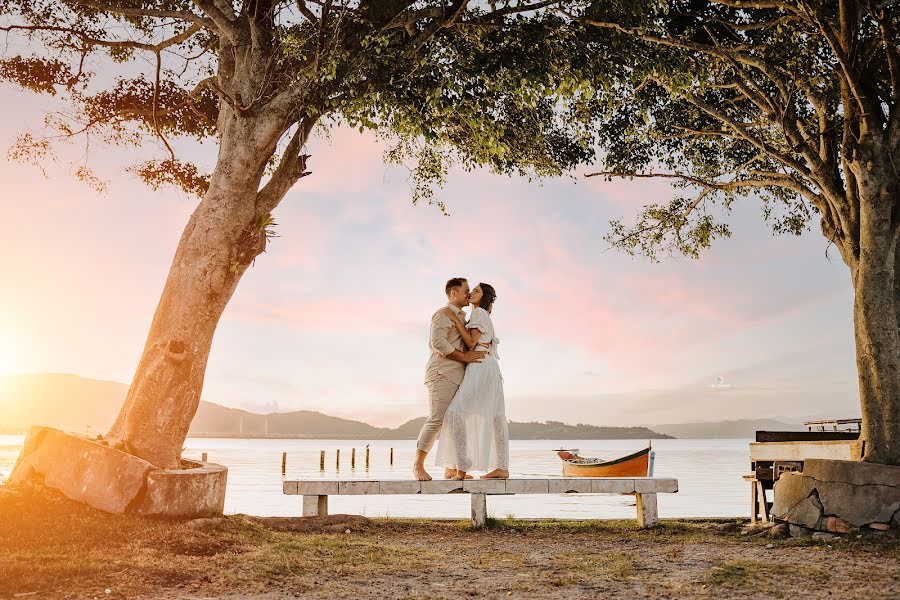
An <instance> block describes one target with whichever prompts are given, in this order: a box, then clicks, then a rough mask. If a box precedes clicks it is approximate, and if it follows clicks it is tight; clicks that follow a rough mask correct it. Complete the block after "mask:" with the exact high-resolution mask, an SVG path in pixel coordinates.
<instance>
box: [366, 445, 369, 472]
mask: <svg viewBox="0 0 900 600" xmlns="http://www.w3.org/2000/svg"><path fill="white" fill-rule="evenodd" d="M366 468H367V469H368V468H369V447H368V446H366Z"/></svg>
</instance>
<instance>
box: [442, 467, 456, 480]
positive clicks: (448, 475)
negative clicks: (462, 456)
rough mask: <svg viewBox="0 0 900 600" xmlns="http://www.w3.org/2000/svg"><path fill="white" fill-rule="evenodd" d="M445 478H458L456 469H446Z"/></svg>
mask: <svg viewBox="0 0 900 600" xmlns="http://www.w3.org/2000/svg"><path fill="white" fill-rule="evenodd" d="M444 479H456V469H444Z"/></svg>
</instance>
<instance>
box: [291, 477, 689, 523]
mask: <svg viewBox="0 0 900 600" xmlns="http://www.w3.org/2000/svg"><path fill="white" fill-rule="evenodd" d="M677 491H678V480H677V479H671V478H654V477H634V478H629V477H618V478H616V477H606V478H602V479H601V478H585V477H578V478H573V479H568V478H551V479H471V480H469V479H467V480H465V481H455V480H451V479H440V480H433V481H411V480H399V481H398V480H393V481H377V480H371V479H361V480H353V481H339V480H323V479H313V480H299V481H298V480H294V481H285V482H284V487H283V492H284V493H285V494H287V495H291V496H303V516H305V517H306V516H323V515H327V514H328V496H335V495H373V494H407V495H418V494H469V495H470V496H471V499H472V524H473V525H474V526H475V527H482V526H483V525H484V523H485V519H486V518H487V496H502V495H510V494H634V497H635V500H636V503H637V521H638V525H639V526H640V527H653V526H654V525H656V523H657V521H658V520H659V516H658V512H657V505H656V495H657V494H662V493H674V492H677Z"/></svg>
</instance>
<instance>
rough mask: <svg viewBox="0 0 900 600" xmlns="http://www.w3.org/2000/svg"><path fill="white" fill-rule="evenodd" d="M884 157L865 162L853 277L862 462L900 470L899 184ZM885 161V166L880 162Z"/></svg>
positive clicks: (861, 172)
mask: <svg viewBox="0 0 900 600" xmlns="http://www.w3.org/2000/svg"><path fill="white" fill-rule="evenodd" d="M883 156H884V155H883V154H882V156H881V157H878V158H876V157H871V159H870V160H862V161H860V162H859V163H857V164H858V165H859V167H858V168H857V169H854V170H855V171H856V173H855V174H856V176H857V179H858V180H859V181H860V186H861V187H860V190H861V192H860V252H859V260H858V262H857V265H856V269H855V271H854V273H853V285H854V306H853V315H854V319H853V320H854V325H855V330H856V364H857V369H858V371H859V392H860V404H861V406H862V419H863V424H862V435H861V436H860V439H861V440H862V441H863V442H864V448H863V456H862V459H863V460H865V461H868V462H876V463H884V464H892V465H900V333H898V329H897V323H898V321H897V305H896V302H895V297H896V289H895V276H894V273H895V256H896V252H897V229H898V228H897V224H896V223H894V222H893V218H892V213H893V207H894V205H895V203H896V202H897V199H898V198H897V180H896V177H895V176H894V175H893V173H892V171H891V169H890V165H889V164H887V165H885V164H884V162H885V161H884V158H883ZM879 158H880V160H879Z"/></svg>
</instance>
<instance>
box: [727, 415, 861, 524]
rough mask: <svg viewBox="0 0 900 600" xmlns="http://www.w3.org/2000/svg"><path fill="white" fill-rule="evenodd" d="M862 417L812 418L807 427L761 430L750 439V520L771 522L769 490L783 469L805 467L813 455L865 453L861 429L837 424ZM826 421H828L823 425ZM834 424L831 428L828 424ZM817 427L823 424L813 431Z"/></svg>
mask: <svg viewBox="0 0 900 600" xmlns="http://www.w3.org/2000/svg"><path fill="white" fill-rule="evenodd" d="M857 421H858V419H839V420H837V421H810V422H808V423H805V424H804V425H806V426H807V427H808V428H809V429H808V430H807V431H757V432H756V441H755V442H751V443H750V473H749V474H747V475H744V480H745V481H747V482H749V483H750V520H751V521H752V522H753V523H756V522H757V521H759V520H762V521H763V522H764V523H767V522H769V520H770V517H769V510H770V509H771V507H772V502H770V501H769V499H768V497H767V496H766V492H767V491H768V490H772V489H773V488H774V487H775V482H776V481H778V478H779V477H781V475H782V473H787V472H791V471H802V470H803V461H805V460H807V459H812V458H825V459H832V460H858V459H859V456H860V455H861V446H860V444H861V442H859V441H858V438H859V431H858V430H857V431H846V430H844V431H840V430H837V429H836V427H837V426H840V425H844V424H851V423H854V422H857ZM822 424H824V425H822ZM829 426H833V427H835V429H832V430H831V431H826V430H824V427H829ZM813 427H823V429H821V430H819V431H813V430H812V428H813Z"/></svg>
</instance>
